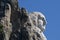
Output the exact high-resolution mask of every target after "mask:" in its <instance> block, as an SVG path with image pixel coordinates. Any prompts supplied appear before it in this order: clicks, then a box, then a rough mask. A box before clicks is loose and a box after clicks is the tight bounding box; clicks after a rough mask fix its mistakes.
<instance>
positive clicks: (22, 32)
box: [0, 0, 47, 40]
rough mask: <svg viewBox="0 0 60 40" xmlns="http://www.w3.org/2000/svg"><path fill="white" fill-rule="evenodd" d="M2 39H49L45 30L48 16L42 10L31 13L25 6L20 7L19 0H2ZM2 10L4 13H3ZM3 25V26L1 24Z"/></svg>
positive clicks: (0, 35) (0, 5)
mask: <svg viewBox="0 0 60 40" xmlns="http://www.w3.org/2000/svg"><path fill="white" fill-rule="evenodd" d="M0 2H2V3H1V4H0V7H2V4H4V5H3V8H0V9H3V10H0V15H1V17H0V24H2V25H3V27H2V28H1V29H2V32H0V40H47V39H46V37H45V36H44V34H43V32H44V30H45V28H46V27H45V26H46V18H45V16H44V15H43V14H42V13H41V12H32V13H29V12H27V11H26V9H25V8H19V6H18V0H1V1H0ZM1 11H2V12H3V13H1ZM0 27H1V26H0Z"/></svg>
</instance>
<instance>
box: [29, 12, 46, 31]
mask: <svg viewBox="0 0 60 40" xmlns="http://www.w3.org/2000/svg"><path fill="white" fill-rule="evenodd" d="M29 15H30V18H31V20H32V22H33V25H34V26H37V27H39V28H40V29H41V31H44V30H45V26H46V24H47V21H46V18H45V16H44V15H43V14H42V13H41V12H32V13H30V14H29Z"/></svg>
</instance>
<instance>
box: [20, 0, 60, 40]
mask: <svg viewBox="0 0 60 40" xmlns="http://www.w3.org/2000/svg"><path fill="white" fill-rule="evenodd" d="M19 6H20V7H24V8H26V9H27V10H28V12H34V11H39V12H42V13H43V14H44V15H45V16H46V19H47V26H46V30H45V32H44V34H45V35H46V37H47V39H48V40H60V0H19Z"/></svg>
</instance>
